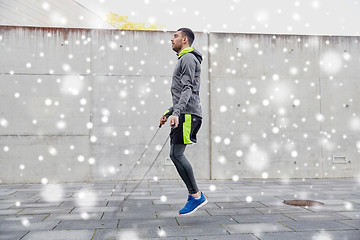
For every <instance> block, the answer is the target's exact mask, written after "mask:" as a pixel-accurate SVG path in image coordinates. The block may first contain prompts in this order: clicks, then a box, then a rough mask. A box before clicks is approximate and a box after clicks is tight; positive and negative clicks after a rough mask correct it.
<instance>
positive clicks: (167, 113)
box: [164, 107, 173, 118]
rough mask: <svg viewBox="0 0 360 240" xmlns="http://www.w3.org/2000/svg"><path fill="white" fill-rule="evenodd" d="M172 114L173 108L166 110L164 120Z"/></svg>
mask: <svg viewBox="0 0 360 240" xmlns="http://www.w3.org/2000/svg"><path fill="white" fill-rule="evenodd" d="M172 113H173V107H171V108H169V109H168V110H166V112H164V116H165V117H166V118H169V117H170V116H171V114H172Z"/></svg>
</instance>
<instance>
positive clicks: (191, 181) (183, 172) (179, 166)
mask: <svg viewBox="0 0 360 240" xmlns="http://www.w3.org/2000/svg"><path fill="white" fill-rule="evenodd" d="M185 148H186V145H185V144H171V147H170V158H171V160H172V161H173V163H174V165H175V167H176V170H177V171H178V173H179V175H180V177H181V179H182V180H183V181H184V183H185V185H186V187H187V189H188V191H189V193H190V194H195V193H197V192H198V191H199V189H198V187H197V185H196V181H195V177H194V173H193V170H192V167H191V164H190V163H189V161H188V160H187V159H186V157H185V155H184V152H185Z"/></svg>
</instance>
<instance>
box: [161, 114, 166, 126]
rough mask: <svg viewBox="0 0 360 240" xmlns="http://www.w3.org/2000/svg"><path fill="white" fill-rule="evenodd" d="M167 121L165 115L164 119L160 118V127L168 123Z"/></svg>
mask: <svg viewBox="0 0 360 240" xmlns="http://www.w3.org/2000/svg"><path fill="white" fill-rule="evenodd" d="M166 121H167V117H165V115H164V116H162V117H161V118H160V126H161V125H164V124H165V123H166Z"/></svg>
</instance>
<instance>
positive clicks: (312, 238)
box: [255, 232, 345, 240]
mask: <svg viewBox="0 0 360 240" xmlns="http://www.w3.org/2000/svg"><path fill="white" fill-rule="evenodd" d="M255 235H256V236H257V237H258V239H260V240H290V239H291V240H334V239H332V238H330V237H328V236H326V235H324V234H321V233H319V232H274V233H255ZM344 240H345V239H344Z"/></svg>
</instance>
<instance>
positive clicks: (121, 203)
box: [113, 124, 173, 216]
mask: <svg viewBox="0 0 360 240" xmlns="http://www.w3.org/2000/svg"><path fill="white" fill-rule="evenodd" d="M161 126H162V125H161V124H160V125H159V127H158V129H157V130H156V132H155V134H154V136H153V137H152V138H151V140H150V142H149V143H148V144H147V145H145V149H144V151H143V152H142V154H141V155H140V157H139V159H138V160H137V161H136V162H135V164H134V166H133V167H132V169H131V170H130V171H129V173H128V175H127V176H126V178H125V180H124V183H123V186H122V187H121V188H120V190H121V189H122V188H123V187H124V186H126V185H127V182H128V180H129V177H130V176H131V174H132V172H133V171H134V169H135V168H136V166H137V165H139V164H140V160H141V158H142V157H143V156H144V154H145V152H146V151H147V150H148V149H149V146H150V145H151V143H152V141H153V140H154V138H155V137H156V135H157V134H158V132H159V130H160V128H161ZM172 128H173V127H172ZM169 137H170V135H168V136H167V138H166V140H165V142H164V144H163V145H162V147H161V149H160V151H159V153H158V154H157V156H156V157H155V159H154V160H153V162H152V163H151V164H150V166H149V168H148V169H147V170H146V172H145V174H144V175H143V177H142V178H141V179H140V180H139V181H138V182H137V184H136V185H135V187H134V188H133V189H132V190H131V191H130V193H129V194H128V195H127V196H124V200H122V201H121V202H120V204H119V206H118V207H117V209H116V210H115V211H114V212H113V216H116V215H117V213H119V212H120V211H121V209H122V207H123V206H124V203H125V201H126V200H127V199H129V198H130V197H131V195H132V194H133V193H134V192H135V190H136V189H137V188H138V187H139V185H140V184H141V183H142V181H143V180H144V179H145V177H146V176H147V174H148V173H149V172H150V170H151V168H152V167H153V166H154V164H155V162H156V161H157V159H158V158H159V156H160V154H161V152H162V150H163V149H164V147H165V145H166V143H167V142H168V140H169Z"/></svg>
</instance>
